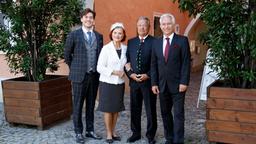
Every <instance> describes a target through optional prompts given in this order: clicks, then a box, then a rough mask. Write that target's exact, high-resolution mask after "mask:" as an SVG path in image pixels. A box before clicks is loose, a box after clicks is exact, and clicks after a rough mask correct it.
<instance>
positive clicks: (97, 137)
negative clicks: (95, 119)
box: [85, 131, 102, 140]
mask: <svg viewBox="0 0 256 144" xmlns="http://www.w3.org/2000/svg"><path fill="white" fill-rule="evenodd" d="M85 136H86V137H90V138H93V139H98V140H100V139H102V138H101V137H100V136H98V135H96V134H95V132H93V131H90V132H86V134H85Z"/></svg>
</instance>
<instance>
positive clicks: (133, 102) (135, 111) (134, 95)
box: [130, 86, 157, 139]
mask: <svg viewBox="0 0 256 144" xmlns="http://www.w3.org/2000/svg"><path fill="white" fill-rule="evenodd" d="M130 93H131V96H130V108H131V130H132V132H133V134H135V135H141V113H142V102H143V101H144V105H145V111H146V116H147V132H146V137H147V138H149V139H154V137H155V134H156V129H157V116H156V95H154V94H153V93H152V91H151V88H150V87H146V86H139V87H136V88H135V87H134V88H133V87H131V88H130Z"/></svg>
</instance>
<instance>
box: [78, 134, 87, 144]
mask: <svg viewBox="0 0 256 144" xmlns="http://www.w3.org/2000/svg"><path fill="white" fill-rule="evenodd" d="M76 142H77V143H81V144H83V143H84V142H85V140H84V136H83V135H82V134H76Z"/></svg>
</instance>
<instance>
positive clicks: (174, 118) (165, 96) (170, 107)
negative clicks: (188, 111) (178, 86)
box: [160, 86, 185, 143]
mask: <svg viewBox="0 0 256 144" xmlns="http://www.w3.org/2000/svg"><path fill="white" fill-rule="evenodd" d="M184 100H185V92H182V93H175V94H173V93H170V92H169V90H168V88H167V86H166V88H165V90H164V92H162V93H161V92H160V108H161V115H162V119H163V125H164V135H165V138H166V140H167V141H170V142H173V143H184V122H185V116H184Z"/></svg>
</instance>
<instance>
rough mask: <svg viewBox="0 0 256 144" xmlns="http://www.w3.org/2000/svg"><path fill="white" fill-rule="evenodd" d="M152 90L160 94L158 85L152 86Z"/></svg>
mask: <svg viewBox="0 0 256 144" xmlns="http://www.w3.org/2000/svg"><path fill="white" fill-rule="evenodd" d="M152 92H153V93H154V94H156V95H157V94H159V89H158V86H152Z"/></svg>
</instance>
